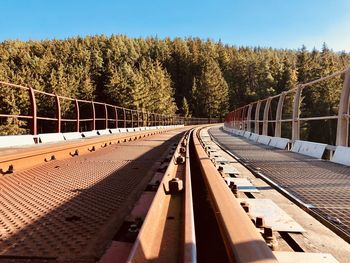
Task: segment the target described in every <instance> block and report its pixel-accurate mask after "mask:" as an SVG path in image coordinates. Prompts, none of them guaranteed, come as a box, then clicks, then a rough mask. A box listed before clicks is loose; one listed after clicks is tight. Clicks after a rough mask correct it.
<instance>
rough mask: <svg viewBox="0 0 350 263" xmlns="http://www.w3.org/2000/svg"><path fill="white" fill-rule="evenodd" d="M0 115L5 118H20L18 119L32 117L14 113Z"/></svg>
mask: <svg viewBox="0 0 350 263" xmlns="http://www.w3.org/2000/svg"><path fill="white" fill-rule="evenodd" d="M0 117H6V118H20V119H32V118H33V117H32V116H28V115H16V114H0Z"/></svg>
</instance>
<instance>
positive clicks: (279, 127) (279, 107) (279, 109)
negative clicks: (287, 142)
mask: <svg viewBox="0 0 350 263" xmlns="http://www.w3.org/2000/svg"><path fill="white" fill-rule="evenodd" d="M285 97H286V92H285V91H284V92H282V93H281V96H280V98H279V99H278V104H277V111H276V126H275V137H281V136H282V122H281V120H282V113H283V103H284V98H285Z"/></svg>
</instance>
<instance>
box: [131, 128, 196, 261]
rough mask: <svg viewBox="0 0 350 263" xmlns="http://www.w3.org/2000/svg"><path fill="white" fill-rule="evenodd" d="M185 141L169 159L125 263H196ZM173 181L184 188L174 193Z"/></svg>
mask: <svg viewBox="0 0 350 263" xmlns="http://www.w3.org/2000/svg"><path fill="white" fill-rule="evenodd" d="M188 140H189V133H187V134H186V135H185V136H184V137H183V139H182V140H181V143H179V144H178V146H177V148H176V150H175V153H174V155H173V156H172V157H171V158H170V159H171V160H170V162H169V166H168V167H167V169H166V171H165V173H164V177H163V178H162V181H161V183H160V187H159V188H158V190H157V193H156V195H155V197H154V199H153V202H152V205H151V207H150V208H149V211H148V213H147V216H146V218H145V221H144V223H143V225H142V228H141V230H140V232H139V235H138V236H137V239H136V241H135V243H134V245H133V248H132V250H131V253H130V255H129V258H128V260H127V262H150V261H152V262H166V263H169V262H196V242H195V233H194V231H195V230H194V219H193V207H192V194H191V184H190V169H189V155H188V153H189V151H188V143H187V142H188ZM179 156H181V157H186V158H185V159H184V162H181V163H179V162H178V160H179V159H178V157H179ZM175 178H177V179H178V180H179V182H180V185H183V183H184V185H183V187H179V188H180V189H178V190H179V191H175V192H173V190H172V189H171V187H170V184H171V182H172V181H173V180H174V179H175Z"/></svg>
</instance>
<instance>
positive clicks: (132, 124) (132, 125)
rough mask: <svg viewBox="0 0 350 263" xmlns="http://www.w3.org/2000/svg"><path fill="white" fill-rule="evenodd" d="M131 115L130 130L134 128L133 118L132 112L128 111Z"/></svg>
mask: <svg viewBox="0 0 350 263" xmlns="http://www.w3.org/2000/svg"><path fill="white" fill-rule="evenodd" d="M130 115H131V128H134V116H133V110H130Z"/></svg>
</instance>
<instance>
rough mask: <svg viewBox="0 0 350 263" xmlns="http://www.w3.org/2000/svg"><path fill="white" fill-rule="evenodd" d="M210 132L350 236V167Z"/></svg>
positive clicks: (212, 129)
mask: <svg viewBox="0 0 350 263" xmlns="http://www.w3.org/2000/svg"><path fill="white" fill-rule="evenodd" d="M209 132H210V134H211V136H212V137H214V138H215V140H216V141H218V143H220V144H221V145H223V146H225V148H226V149H228V150H229V151H230V152H232V153H233V154H234V155H235V156H237V157H238V158H240V159H241V160H242V161H244V162H249V165H250V166H251V167H252V169H257V168H259V171H260V173H261V174H263V175H264V176H265V177H266V178H268V179H269V180H271V181H272V182H274V183H276V184H277V185H279V187H281V188H283V189H284V190H285V191H287V192H288V193H290V194H291V195H292V196H294V197H295V198H297V199H299V200H300V202H302V203H301V204H309V206H308V207H309V208H311V211H314V212H317V214H319V215H320V217H322V219H323V220H325V221H327V222H328V223H329V224H331V225H332V226H333V229H335V230H337V229H338V233H339V234H342V235H345V236H347V238H346V239H347V240H350V209H349V208H350V191H349V189H350V176H349V174H350V167H348V166H345V165H340V164H337V163H333V162H329V161H324V160H319V159H315V158H313V157H308V156H305V155H301V154H299V153H294V152H291V151H286V150H281V149H276V148H272V147H267V146H265V145H261V144H259V145H257V144H253V143H251V142H249V141H247V140H242V139H240V138H238V137H232V136H229V135H227V134H225V133H223V132H222V131H220V129H217V128H211V129H210V130H209ZM295 201H296V202H299V201H297V200H296V199H295ZM329 215H331V217H329ZM332 218H337V219H339V221H340V222H341V223H337V222H338V220H332Z"/></svg>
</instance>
